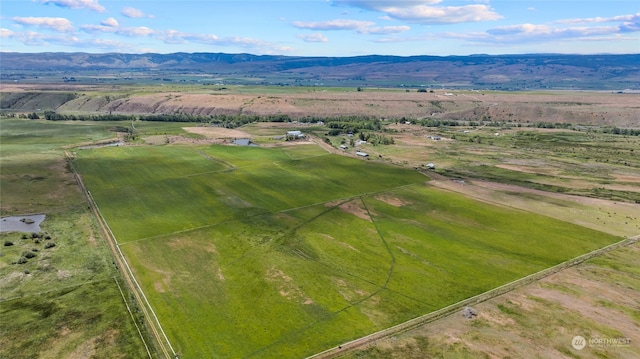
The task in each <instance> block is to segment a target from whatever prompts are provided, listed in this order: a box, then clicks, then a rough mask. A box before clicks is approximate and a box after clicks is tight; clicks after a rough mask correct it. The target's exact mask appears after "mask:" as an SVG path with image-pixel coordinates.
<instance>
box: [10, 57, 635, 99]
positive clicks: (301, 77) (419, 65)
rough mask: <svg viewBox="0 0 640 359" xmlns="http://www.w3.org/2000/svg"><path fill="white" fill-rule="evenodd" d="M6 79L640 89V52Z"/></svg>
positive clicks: (17, 73)
mask: <svg viewBox="0 0 640 359" xmlns="http://www.w3.org/2000/svg"><path fill="white" fill-rule="evenodd" d="M0 67H1V68H2V81H3V82H8V81H11V82H39V81H42V80H43V78H46V80H47V81H49V82H50V81H59V82H62V81H74V82H75V81H118V80H121V81H126V80H129V81H131V80H136V81H161V82H207V81H215V82H217V83H226V84H279V85H298V86H317V85H326V86H381V87H404V86H407V87H416V86H424V87H435V88H440V87H448V88H482V89H487V88H488V89H504V90H518V89H520V90H522V89H591V90H624V89H640V85H639V84H640V54H632V55H606V54H602V55H560V54H530V55H498V56H492V55H470V56H446V57H439V56H408V57H401V56H383V55H369V56H355V57H291V56H269V55H264V56H258V55H250V54H224V53H173V54H121V53H106V54H89V53H34V54H30V53H7V52H4V53H1V54H0Z"/></svg>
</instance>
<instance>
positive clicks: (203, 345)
mask: <svg viewBox="0 0 640 359" xmlns="http://www.w3.org/2000/svg"><path fill="white" fill-rule="evenodd" d="M75 165H76V167H77V168H78V170H79V171H80V173H81V174H82V176H83V177H84V180H85V183H86V185H87V186H88V189H89V190H90V192H91V195H92V196H93V198H94V199H95V201H96V202H97V205H98V206H99V208H100V210H101V213H102V214H103V216H104V217H105V218H106V220H107V222H108V224H109V226H110V227H111V230H112V231H113V233H114V234H115V236H116V238H117V240H118V243H119V245H120V248H121V250H122V251H123V253H124V254H125V256H126V257H127V260H128V261H129V263H130V265H131V266H132V268H133V271H134V273H135V275H136V277H137V279H138V281H139V282H140V283H141V285H142V287H143V289H144V291H145V293H146V295H147V297H148V298H149V301H150V302H151V305H152V306H153V308H154V310H155V311H156V313H157V315H158V317H159V319H160V322H161V323H162V325H163V327H164V329H165V331H166V332H167V335H168V336H169V340H170V341H171V343H172V345H173V346H174V347H175V348H176V349H177V352H178V353H179V354H180V356H181V357H184V358H199V357H221V358H239V357H244V358H259V357H280V358H298V357H303V356H307V355H311V354H314V353H317V352H320V351H322V350H324V349H327V348H329V347H333V346H336V345H339V344H341V343H344V342H346V341H348V340H351V339H354V338H358V337H361V336H363V335H366V334H369V333H371V332H374V331H377V330H380V329H384V328H386V327H389V326H392V325H394V324H398V323H401V322H403V321H406V320H408V319H411V318H414V317H417V316H420V315H422V314H426V313H429V312H431V311H434V310H436V309H438V308H442V307H444V306H446V305H449V304H452V303H455V302H457V301H459V300H462V299H465V298H468V297H471V296H473V295H476V294H479V293H482V292H484V291H487V290H489V289H491V288H494V287H497V286H499V285H501V284H504V283H508V282H510V281H513V280H515V279H518V278H521V277H523V276H525V275H528V274H531V273H533V272H536V271H539V270H542V269H544V268H547V267H550V266H553V265H555V264H558V263H560V262H562V261H564V260H567V259H570V258H573V257H575V256H578V255H580V254H583V253H586V252H589V251H591V250H594V249H597V248H600V247H603V246H605V245H607V244H610V243H613V242H617V241H618V240H620V239H621V238H619V237H615V236H612V235H609V234H605V233H602V232H598V231H594V230H591V229H587V228H585V227H581V226H578V225H574V224H570V223H567V222H563V221H559V220H557V219H553V218H550V217H546V216H543V215H539V214H534V213H531V212H527V211H523V210H517V209H512V208H507V207H503V206H497V205H492V204H487V203H485V202H480V201H477V200H473V199H469V198H466V197H464V196H462V195H459V194H455V193H451V192H447V191H443V190H441V189H437V188H435V187H433V186H431V185H429V181H428V180H429V179H428V178H427V177H425V176H424V175H423V174H421V173H419V172H417V171H415V170H411V169H408V168H404V167H400V166H393V165H388V164H384V163H379V162H376V161H372V160H364V159H355V158H351V157H344V156H337V155H332V154H327V152H325V151H324V150H321V149H320V148H319V147H316V146H315V145H298V146H290V147H273V148H253V147H235V146H218V145H213V146H202V145H200V146H184V145H173V146H139V147H123V148H117V147H112V148H100V149H91V150H78V151H77V152H76V159H75Z"/></svg>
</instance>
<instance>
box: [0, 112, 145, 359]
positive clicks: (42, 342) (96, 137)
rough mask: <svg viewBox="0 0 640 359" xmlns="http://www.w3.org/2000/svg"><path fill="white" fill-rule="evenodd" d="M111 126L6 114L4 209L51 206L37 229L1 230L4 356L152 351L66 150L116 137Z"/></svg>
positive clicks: (20, 211) (0, 145)
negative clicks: (74, 146) (147, 345)
mask: <svg viewBox="0 0 640 359" xmlns="http://www.w3.org/2000/svg"><path fill="white" fill-rule="evenodd" d="M108 128H109V126H108V124H94V123H93V124H88V123H51V122H45V121H38V120H26V119H25V120H23V119H15V118H13V119H10V118H0V153H1V154H2V161H1V162H0V197H1V198H2V203H1V211H0V212H1V214H2V216H3V217H4V216H22V215H24V214H28V213H43V214H46V219H45V220H44V222H42V224H41V229H42V232H41V233H35V234H36V235H37V236H36V237H33V236H32V233H19V232H2V233H0V242H2V244H3V245H2V246H1V247H0V357H2V358H35V357H40V358H79V357H86V356H92V355H93V356H95V357H102V358H134V357H135V358H140V357H145V356H148V354H147V351H146V349H145V346H144V343H143V341H142V339H141V336H140V334H139V332H138V330H137V329H136V326H135V322H134V320H133V319H132V316H131V315H130V314H129V312H128V311H127V306H126V304H128V305H132V303H125V299H124V298H126V297H124V296H123V294H122V293H121V292H120V290H119V286H122V283H119V281H120V279H119V277H118V272H117V270H116V268H115V267H114V266H113V264H112V258H111V254H110V253H109V250H108V249H107V246H106V245H105V243H104V241H103V239H102V237H100V235H99V234H98V233H97V231H96V230H95V219H94V218H93V216H92V215H91V213H90V212H89V211H87V207H86V206H87V204H86V202H85V200H84V198H83V197H82V194H81V193H80V191H79V188H78V186H77V184H76V181H75V180H74V178H73V176H72V174H71V172H70V171H69V170H68V167H67V165H66V162H65V160H64V155H63V149H64V147H65V146H68V145H70V144H75V143H80V142H86V141H100V140H106V139H110V138H112V137H113V133H111V132H110V131H109V130H108ZM40 235H41V236H42V237H38V236H40Z"/></svg>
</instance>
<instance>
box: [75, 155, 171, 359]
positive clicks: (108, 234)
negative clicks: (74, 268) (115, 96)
mask: <svg viewBox="0 0 640 359" xmlns="http://www.w3.org/2000/svg"><path fill="white" fill-rule="evenodd" d="M65 156H66V158H67V162H68V163H69V167H70V168H71V171H72V172H73V175H74V177H75V180H76V182H77V183H78V186H79V187H80V189H81V191H82V193H83V195H84V197H85V199H86V200H87V203H88V204H89V209H90V210H91V211H92V213H93V214H94V216H95V217H96V220H97V221H98V225H99V226H100V229H101V230H102V232H103V234H104V236H105V238H106V240H107V244H108V245H109V248H110V249H111V251H112V254H113V256H114V259H115V260H116V262H117V263H118V264H119V265H118V264H116V265H117V266H118V269H120V272H121V273H122V277H123V279H124V280H125V283H126V284H127V287H128V288H129V290H130V291H131V293H132V294H133V296H134V298H135V300H136V302H137V304H138V306H139V307H140V309H141V310H142V313H143V315H144V318H145V320H146V322H147V323H148V324H149V325H148V326H149V328H150V331H151V334H152V335H153V337H154V338H155V341H156V343H157V345H158V346H159V349H160V351H161V352H162V354H163V355H164V357H165V358H169V359H171V358H176V359H177V358H178V355H177V354H176V352H175V350H174V349H173V346H172V345H171V342H170V341H169V338H168V337H167V335H166V333H165V332H164V330H163V329H162V325H161V324H160V321H159V320H158V317H157V315H156V313H155V311H154V310H153V308H152V307H151V304H150V303H149V300H148V299H147V297H146V295H145V294H144V292H143V291H142V287H141V286H140V284H139V283H138V281H137V280H136V278H135V276H134V275H133V271H132V270H131V267H129V263H128V262H127V260H126V258H125V257H124V254H123V253H122V251H121V250H120V246H119V245H118V241H117V240H116V237H115V235H114V234H113V232H112V231H111V228H110V227H109V225H108V223H107V221H106V220H105V219H104V217H103V215H102V212H101V211H100V208H99V207H98V205H97V204H96V202H95V200H94V198H93V196H92V195H91V192H89V191H88V190H87V187H86V186H85V184H84V181H83V180H82V177H81V176H80V174H79V173H78V171H77V170H76V168H75V165H74V163H73V156H72V155H71V154H70V153H69V152H68V151H65ZM123 267H124V268H126V270H124V269H123ZM149 312H151V314H149ZM152 316H153V317H152ZM163 339H164V340H163ZM167 345H168V346H169V350H170V351H171V353H172V355H171V354H170V353H169V351H168V350H167V348H166V346H167Z"/></svg>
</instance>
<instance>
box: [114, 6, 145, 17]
mask: <svg viewBox="0 0 640 359" xmlns="http://www.w3.org/2000/svg"><path fill="white" fill-rule="evenodd" d="M121 13H122V15H124V16H126V17H130V18H141V17H149V18H153V15H147V14H145V13H144V12H143V11H142V10H139V9H136V8H133V7H130V6H127V7H125V8H123V9H122V12H121Z"/></svg>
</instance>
